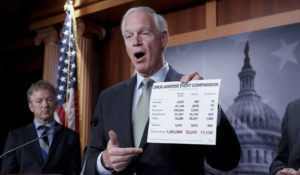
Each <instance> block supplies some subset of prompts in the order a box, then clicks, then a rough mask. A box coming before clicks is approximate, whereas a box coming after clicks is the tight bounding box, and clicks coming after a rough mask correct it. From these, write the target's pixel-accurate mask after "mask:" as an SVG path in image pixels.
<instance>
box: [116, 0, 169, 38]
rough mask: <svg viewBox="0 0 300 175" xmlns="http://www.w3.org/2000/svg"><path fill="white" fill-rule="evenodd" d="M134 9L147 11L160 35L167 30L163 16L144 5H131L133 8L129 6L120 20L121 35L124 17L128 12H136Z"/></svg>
mask: <svg viewBox="0 0 300 175" xmlns="http://www.w3.org/2000/svg"><path fill="white" fill-rule="evenodd" d="M136 11H143V12H147V13H149V14H150V15H151V16H152V18H153V20H154V23H155V26H156V28H157V30H158V33H159V35H161V34H162V33H163V32H164V31H168V24H167V21H166V20H165V18H164V17H163V16H161V15H159V14H157V13H156V12H155V11H154V10H153V9H152V8H150V7H146V6H141V7H133V8H130V9H129V10H127V12H126V13H125V14H124V16H123V18H122V21H121V32H122V35H123V37H124V25H125V21H126V18H127V16H128V15H129V14H131V13H132V12H136Z"/></svg>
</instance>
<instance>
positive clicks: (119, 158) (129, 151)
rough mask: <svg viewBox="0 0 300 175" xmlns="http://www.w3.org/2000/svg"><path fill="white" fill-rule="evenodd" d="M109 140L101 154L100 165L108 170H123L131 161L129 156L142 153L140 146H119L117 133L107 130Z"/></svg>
mask: <svg viewBox="0 0 300 175" xmlns="http://www.w3.org/2000/svg"><path fill="white" fill-rule="evenodd" d="M108 134H109V138H110V139H109V142H108V143H107V148H106V150H105V151H104V152H103V154H102V158H101V161H102V165H103V166H104V167H105V168H106V169H108V170H112V169H113V170H115V171H117V172H119V171H122V170H124V169H125V168H126V167H127V166H128V164H129V163H130V161H131V158H132V157H134V156H136V155H138V154H140V153H142V152H143V149H141V148H120V147H119V142H118V139H117V134H116V133H115V132H114V131H109V133H108Z"/></svg>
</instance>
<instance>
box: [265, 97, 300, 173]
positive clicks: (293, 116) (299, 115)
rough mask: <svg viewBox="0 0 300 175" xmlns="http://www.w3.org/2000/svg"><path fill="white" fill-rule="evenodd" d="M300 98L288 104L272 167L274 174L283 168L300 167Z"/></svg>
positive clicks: (296, 168)
mask: <svg viewBox="0 0 300 175" xmlns="http://www.w3.org/2000/svg"><path fill="white" fill-rule="evenodd" d="M299 143H300V98H299V99H297V100H294V101H292V102H290V103H289V104H288V105H287V108H286V111H285V114H284V117H283V120H282V128H281V140H280V143H279V148H278V153H277V155H276V157H275V159H274V160H273V162H272V164H271V167H270V174H271V175H274V174H275V173H276V172H277V171H279V170H281V169H283V168H293V169H295V170H298V169H299V168H300V145H299Z"/></svg>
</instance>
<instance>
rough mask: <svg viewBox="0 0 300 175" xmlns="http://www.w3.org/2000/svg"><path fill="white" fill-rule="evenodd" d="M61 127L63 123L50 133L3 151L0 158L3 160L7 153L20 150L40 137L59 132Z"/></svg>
mask: <svg viewBox="0 0 300 175" xmlns="http://www.w3.org/2000/svg"><path fill="white" fill-rule="evenodd" d="M61 128H62V125H59V126H57V127H55V128H54V129H53V131H52V132H49V133H47V134H45V135H42V136H40V137H37V138H35V139H33V140H30V141H29V142H26V143H24V144H22V145H20V146H17V147H15V148H13V149H10V150H8V151H6V152H5V153H3V154H2V155H1V156H0V160H1V159H2V158H3V157H4V156H6V155H7V154H9V153H11V152H13V151H16V150H18V149H20V148H22V147H24V146H26V145H29V144H31V143H33V142H35V141H37V140H39V139H42V138H44V137H46V136H48V135H50V134H53V133H55V132H57V131H58V130H60V129H61Z"/></svg>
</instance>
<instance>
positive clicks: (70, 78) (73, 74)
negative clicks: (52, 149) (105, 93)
mask: <svg viewBox="0 0 300 175" xmlns="http://www.w3.org/2000/svg"><path fill="white" fill-rule="evenodd" d="M65 11H66V19H65V22H64V27H63V32H62V37H61V48H60V57H59V65H58V74H57V108H56V111H55V120H56V121H57V122H59V123H60V124H62V125H64V126H66V127H68V128H71V129H72V130H74V131H77V132H79V104H78V77H77V43H76V21H75V17H74V9H73V5H72V4H71V2H67V4H66V5H65Z"/></svg>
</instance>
